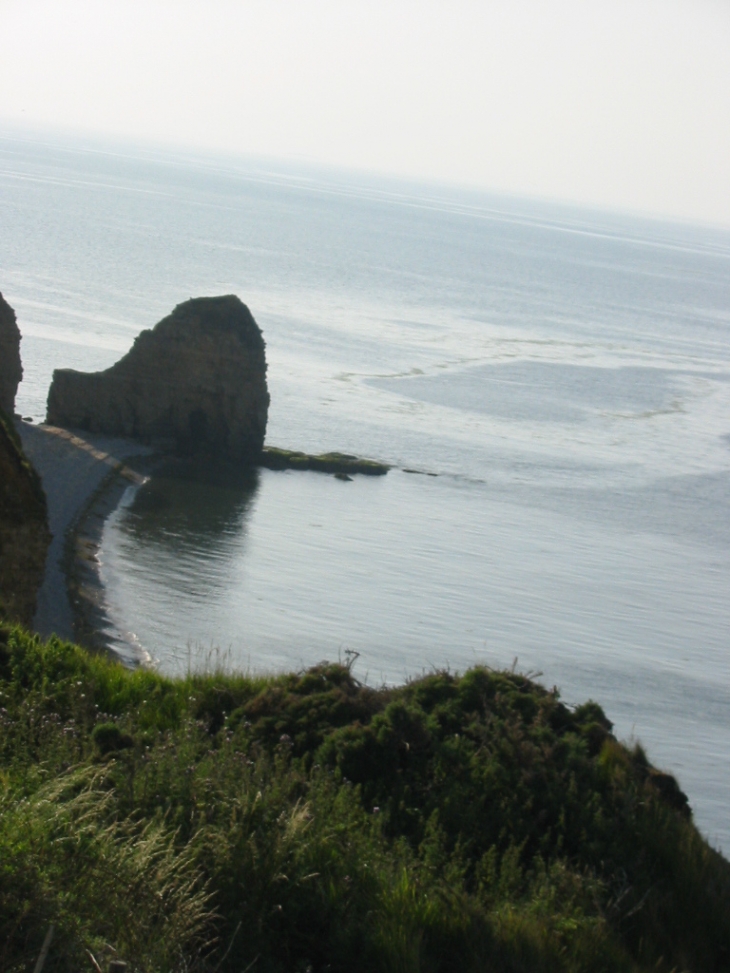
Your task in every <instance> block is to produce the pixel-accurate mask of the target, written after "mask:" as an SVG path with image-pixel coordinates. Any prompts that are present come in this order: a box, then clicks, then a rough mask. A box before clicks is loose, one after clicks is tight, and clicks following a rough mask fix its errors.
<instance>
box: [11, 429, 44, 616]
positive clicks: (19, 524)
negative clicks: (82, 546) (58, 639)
mask: <svg viewBox="0 0 730 973" xmlns="http://www.w3.org/2000/svg"><path fill="white" fill-rule="evenodd" d="M50 542H51V535H50V533H49V530H48V518H47V513H46V498H45V494H44V493H43V489H42V487H41V483H40V480H39V479H38V475H37V474H36V472H35V471H34V469H33V467H32V466H31V465H30V463H29V462H28V461H27V459H26V458H25V455H24V454H23V450H22V447H21V445H20V441H19V439H18V438H17V435H16V433H15V430H14V429H13V427H12V424H11V420H10V419H9V418H8V417H7V416H6V415H4V414H3V413H2V412H0V614H1V615H3V616H6V617H8V618H10V619H12V620H13V621H19V622H22V623H23V624H24V625H27V626H28V627H30V626H31V625H32V624H33V616H34V614H35V607H36V597H37V594H38V589H39V588H40V586H41V584H42V582H43V575H44V572H45V566H46V552H47V551H48V545H49V544H50Z"/></svg>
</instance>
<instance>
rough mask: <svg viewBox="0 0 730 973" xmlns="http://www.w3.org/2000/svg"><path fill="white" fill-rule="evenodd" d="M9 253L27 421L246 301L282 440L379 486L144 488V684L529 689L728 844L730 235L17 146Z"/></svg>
mask: <svg viewBox="0 0 730 973" xmlns="http://www.w3.org/2000/svg"><path fill="white" fill-rule="evenodd" d="M0 230H1V232H0V290H1V291H2V293H3V294H4V296H5V297H6V299H7V300H8V302H9V303H10V304H11V305H12V306H13V307H14V308H15V310H16V312H17V315H18V322H19V326H20V329H21V331H22V335H23V340H22V347H21V350H22V356H23V365H24V369H25V377H24V380H23V383H22V385H21V387H20V390H19V394H18V410H19V411H20V412H21V413H22V415H24V416H28V417H32V418H33V419H34V420H35V421H37V422H38V421H42V420H43V418H44V415H45V401H46V395H47V391H48V386H49V383H50V380H51V374H52V371H53V369H54V368H57V367H71V368H77V369H82V370H96V369H102V368H106V367H107V366H109V365H111V364H112V363H113V362H114V361H116V360H117V359H118V358H119V357H121V355H122V354H123V353H124V352H126V351H127V350H128V348H129V347H130V345H131V343H132V341H133V339H134V337H135V336H136V335H137V334H138V333H139V332H140V331H141V330H142V329H144V328H149V327H152V326H153V325H154V324H155V323H156V322H157V321H158V320H160V319H161V318H162V317H164V316H166V315H167V314H168V313H169V312H170V311H171V310H172V308H173V307H174V306H175V305H176V304H178V303H180V302H181V301H184V300H187V299H188V298H190V297H197V296H201V295H215V294H237V295H239V297H240V298H241V299H242V300H243V301H244V303H246V304H247V305H248V306H249V308H250V309H251V311H252V313H253V315H254V317H255V319H256V320H257V322H258V324H259V325H260V327H261V328H262V330H263V334H264V338H265V341H266V354H267V360H268V383H269V389H270V393H271V408H270V412H269V424H268V432H267V442H268V443H269V444H271V445H275V446H280V447H284V448H290V449H300V450H306V451H308V452H325V451H329V450H339V451H342V452H348V453H353V454H356V455H358V456H363V457H368V458H372V459H377V460H381V461H383V462H386V463H388V464H391V466H392V469H391V470H390V472H389V473H388V475H387V476H384V477H380V478H374V477H355V478H354V479H353V480H352V481H351V482H343V481H341V480H337V479H335V478H334V477H332V476H327V475H324V474H320V473H309V472H295V471H287V472H273V471H268V470H260V471H258V472H256V473H253V474H252V475H251V476H250V477H248V478H246V479H245V480H243V481H241V482H236V483H231V482H200V481H191V480H189V481H184V480H181V479H175V478H169V477H164V476H153V477H152V478H151V479H150V480H149V481H148V482H147V483H146V484H145V485H144V486H142V487H138V488H133V487H130V488H129V490H128V491H127V493H126V494H125V496H124V497H123V499H122V502H121V503H120V505H119V507H118V508H117V509H116V510H115V512H114V513H113V514H112V515H111V516H110V517H109V519H108V520H107V522H106V525H105V528H104V532H103V535H102V538H101V545H100V571H101V578H102V581H103V583H104V590H105V598H106V609H107V614H108V618H109V630H108V632H107V636H108V638H109V640H110V641H111V643H112V644H113V645H114V647H115V649H116V650H117V651H118V652H119V654H120V656H121V657H122V658H123V659H125V661H127V662H128V663H134V662H139V661H147V662H148V663H150V662H151V663H152V664H155V665H157V666H159V667H160V669H161V670H162V671H164V672H170V673H176V672H180V671H185V670H187V669H190V668H196V667H216V666H223V667H225V668H228V669H234V670H245V671H248V672H262V671H265V672H279V671H283V670H289V669H292V668H294V669H300V668H302V667H306V666H309V665H312V664H314V663H317V662H319V661H320V660H323V659H330V660H337V659H340V660H342V661H348V662H353V664H354V672H355V674H356V675H357V676H358V677H359V678H360V679H361V680H362V681H364V682H368V683H369V684H371V685H381V684H384V683H400V682H403V681H404V680H407V679H409V678H413V677H417V676H419V675H421V674H423V673H428V672H433V671H435V670H441V669H450V670H451V671H453V672H461V671H464V670H465V669H467V668H468V667H470V666H473V665H487V666H492V667H495V668H514V669H516V670H518V671H520V672H524V673H527V674H529V675H531V676H532V677H534V678H537V679H539V680H540V681H542V682H543V683H544V684H545V685H546V686H548V687H553V686H557V687H558V688H559V689H560V692H561V695H562V698H563V700H564V701H565V702H566V703H567V704H569V705H575V704H578V703H580V702H583V701H585V700H586V699H589V698H590V699H594V700H597V701H598V702H599V703H600V704H601V705H602V706H603V708H604V710H605V711H606V713H607V715H608V717H609V718H610V719H611V720H612V721H613V722H614V724H615V732H616V733H617V735H618V736H619V737H620V738H621V739H623V740H625V741H627V742H629V743H633V742H640V743H641V744H642V745H643V746H644V747H645V748H646V750H647V752H648V754H649V757H650V759H651V760H652V762H653V763H654V764H655V765H657V766H659V767H662V768H663V769H665V770H667V771H669V772H671V773H673V774H675V775H676V776H677V778H678V780H679V783H680V785H681V787H682V788H683V789H684V790H685V791H686V793H687V794H688V796H689V799H690V803H691V805H692V807H693V809H694V814H695V820H696V822H697V824H698V826H699V827H700V829H701V830H702V832H703V834H704V835H705V836H706V837H707V838H708V840H709V841H710V842H711V844H712V845H713V846H715V847H718V848H724V849H725V851H726V852H727V851H728V850H730V231H728V230H725V229H722V228H720V227H711V226H694V225H690V224H686V223H685V224H679V223H670V222H661V221H658V220H652V219H649V218H643V217H638V216H632V215H627V214H622V213H615V212H603V211H592V210H589V209H585V208H579V207H576V206H570V205H567V204H558V203H552V202H548V201H541V200H537V199H521V198H516V197H511V196H506V195H499V194H489V193H485V192H477V191H474V190H468V189H465V188H458V187H450V186H447V185H431V184H424V183H417V182H408V181H405V180H402V179H395V178H385V177H378V176H375V175H372V174H367V173H358V172H349V171H340V170H335V169H326V168H323V167H316V166H312V165H308V164H305V163H303V162H302V163H293V162H289V163H287V162H280V161H276V160H274V161H272V160H262V159H247V158H235V157H228V156H214V155H212V154H211V155H204V154H202V153H193V152H190V151H188V152H184V151H179V152H176V151H173V150H171V149H161V148H156V147H150V146H143V145H134V144H123V143H120V142H111V141H101V140H96V141H94V140H90V139H85V140H84V139H81V138H79V137H71V136H65V135H59V134H57V133H38V132H35V133H29V132H26V131H23V132H19V131H18V130H9V129H0ZM353 660H354V661H353Z"/></svg>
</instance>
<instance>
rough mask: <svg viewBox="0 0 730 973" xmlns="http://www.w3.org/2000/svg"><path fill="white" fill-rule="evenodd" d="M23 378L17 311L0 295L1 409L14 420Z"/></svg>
mask: <svg viewBox="0 0 730 973" xmlns="http://www.w3.org/2000/svg"><path fill="white" fill-rule="evenodd" d="M22 377H23V366H22V365H21V364H20V331H19V330H18V325H17V324H16V322H15V311H14V310H13V309H12V308H11V307H10V305H9V304H8V302H7V301H6V300H5V299H4V297H3V296H2V294H0V409H2V410H3V411H4V412H5V413H7V415H8V416H9V417H10V418H11V419H12V417H13V414H14V412H15V393H16V392H17V391H18V385H19V384H20V380H21V379H22Z"/></svg>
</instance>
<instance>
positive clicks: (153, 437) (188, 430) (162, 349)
mask: <svg viewBox="0 0 730 973" xmlns="http://www.w3.org/2000/svg"><path fill="white" fill-rule="evenodd" d="M264 348H265V346H264V339H263V337H262V335H261V331H260V329H259V327H258V325H257V324H256V322H255V321H254V319H253V317H252V315H251V312H250V311H249V310H248V308H247V307H246V306H245V304H242V303H241V301H240V300H239V299H238V298H237V297H235V296H232V295H231V296H228V297H199V298H195V299H192V300H189V301H186V302H185V303H184V304H179V305H178V306H177V307H176V308H175V310H174V311H173V312H172V314H171V315H170V316H169V317H167V318H164V319H163V320H162V321H160V323H159V324H157V325H156V326H155V328H154V329H152V330H151V331H143V332H142V333H141V334H140V335H139V337H138V338H137V339H136V340H135V342H134V345H133V346H132V348H131V350H130V351H129V352H128V353H127V354H126V355H125V356H124V358H122V359H120V360H119V361H118V362H117V363H116V364H115V365H112V367H111V368H109V369H107V370H106V371H105V372H94V373H85V372H76V371H72V370H71V369H62V370H57V371H55V372H54V374H53V382H52V384H51V389H50V392H49V394H48V417H47V421H48V422H49V423H52V424H54V425H58V426H69V427H71V428H77V429H84V430H87V431H90V432H103V433H107V434H110V435H115V436H127V437H131V438H135V439H140V440H141V441H143V442H145V443H150V444H152V445H153V446H156V447H158V448H161V449H163V450H164V449H168V450H174V451H175V452H177V453H181V454H184V455H185V454H187V455H190V454H198V453H202V454H211V455H215V456H217V457H222V458H226V459H231V460H234V461H236V462H252V461H254V460H255V459H257V457H258V455H259V453H260V452H261V448H262V446H263V442H264V435H265V433H266V419H267V415H268V408H269V393H268V390H267V387H266V358H265V354H264Z"/></svg>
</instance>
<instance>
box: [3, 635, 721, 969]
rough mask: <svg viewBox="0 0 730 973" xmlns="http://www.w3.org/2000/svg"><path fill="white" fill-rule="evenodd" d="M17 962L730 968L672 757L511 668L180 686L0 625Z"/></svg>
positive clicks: (311, 673) (8, 866) (320, 671)
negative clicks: (659, 756) (630, 743)
mask: <svg viewBox="0 0 730 973" xmlns="http://www.w3.org/2000/svg"><path fill="white" fill-rule="evenodd" d="M0 693H1V694H2V695H1V696H0V802H1V804H0V807H1V811H0V969H2V970H4V971H8V973H10V971H21V970H22V971H26V970H32V969H33V964H34V962H35V958H36V957H37V955H38V953H39V951H40V947H41V944H42V941H43V938H44V935H45V933H46V931H47V929H48V927H49V926H50V925H51V924H53V925H54V927H55V935H54V939H53V942H52V946H51V951H50V953H49V957H48V960H47V963H46V966H45V973H50V971H53V970H64V971H81V970H89V971H91V970H94V969H95V968H96V966H95V965H94V964H95V963H96V964H98V966H99V967H100V968H102V969H105V967H106V964H107V963H108V961H109V959H110V958H112V957H114V956H118V957H120V958H122V959H125V960H127V961H128V962H129V964H130V970H139V971H145V973H147V971H149V973H152V971H159V973H163V971H165V973H166V971H201V973H202V971H208V973H214V971H215V973H228V971H231V973H232V971H236V973H243V971H246V970H250V971H255V973H275V971H276V973H279V971H281V973H284V971H286V973H296V971H299V973H305V971H308V970H309V971H312V973H319V971H325V970H329V971H355V973H357V971H380V970H383V971H394V973H395V971H403V973H407V971H414V973H415V971H424V973H426V971H452V970H453V971H459V973H471V971H474V973H476V971H484V973H487V971H489V973H498V971H524V973H528V971H529V973H541V971H546V973H547V971H551V973H552V971H556V973H558V971H560V973H562V971H566V973H567V971H575V973H578V971H581V973H583V971H586V973H614V971H615V973H619V971H626V973H628V971H637V973H638V971H647V973H648V971H650V970H651V971H660V973H661V971H664V973H669V971H671V970H674V971H677V973H679V971H684V970H688V971H693V973H705V971H707V973H714V971H718V973H719V971H721V970H727V969H728V968H730V865H729V864H728V863H727V862H726V861H725V860H724V859H723V858H722V857H721V856H719V855H718V854H717V853H715V852H713V851H712V850H711V849H710V848H709V847H708V846H707V845H706V844H705V842H704V841H703V840H702V838H701V837H700V836H699V834H698V833H697V831H696V830H695V828H694V826H693V824H692V822H691V816H690V812H689V809H688V807H687V804H686V799H685V797H684V795H683V794H682V793H681V791H680V790H679V788H678V787H677V785H676V782H675V781H674V779H673V778H672V777H669V776H668V775H664V774H661V773H659V772H658V771H656V770H654V769H653V768H652V767H651V765H650V764H649V763H648V761H647V759H646V757H645V755H644V753H643V752H642V751H641V749H640V748H635V749H634V750H628V749H626V748H625V747H624V746H622V745H621V744H619V743H618V742H617V741H616V740H615V739H614V737H613V736H612V734H611V732H610V731H611V725H610V723H609V722H608V720H607V719H606V717H605V716H604V714H603V712H602V711H601V709H600V707H599V706H598V705H597V704H595V703H591V702H589V703H586V704H585V705H583V706H581V707H579V708H578V709H576V710H570V709H568V708H566V707H565V706H563V705H562V704H561V702H560V700H559V699H558V697H557V695H556V694H555V693H551V692H547V691H546V690H545V689H543V688H541V687H540V686H538V685H536V684H535V683H532V682H530V681H529V680H527V679H526V678H524V677H522V676H520V675H517V674H514V673H502V672H493V671H491V670H488V669H483V668H475V669H472V670H470V671H469V672H467V673H465V674H464V675H463V676H458V677H457V676H454V675H452V674H449V673H434V674H432V675H429V676H426V677H424V678H422V679H418V680H415V681H413V682H411V683H409V684H407V685H405V686H402V687H400V688H397V689H382V690H373V689H369V688H367V687H364V686H362V685H360V684H359V683H358V682H357V680H356V679H355V678H354V676H353V673H352V672H351V671H350V670H349V669H348V668H347V667H343V666H338V665H326V664H323V665H321V666H318V667H315V668H313V669H310V670H308V671H306V672H303V673H298V674H290V675H285V676H281V677H277V678H271V679H262V678H261V679H259V678H248V677H244V676H240V675H224V674H218V675H207V676H190V677H188V678H186V679H180V680H169V679H165V678H162V677H161V676H159V675H157V674H155V673H153V672H150V671H143V670H139V671H135V672H129V671H127V670H125V669H123V668H121V667H120V666H118V665H115V664H113V663H110V662H108V661H106V660H104V659H102V658H100V657H93V656H90V655H88V654H87V653H86V652H84V651H83V650H81V649H79V648H77V647H74V646H71V645H67V644H64V643H60V642H58V641H53V640H52V641H50V642H49V643H48V644H46V645H44V644H41V643H40V642H39V640H38V639H36V638H34V637H31V636H29V635H28V634H27V633H25V632H24V631H23V630H21V629H17V628H15V629H6V630H4V631H3V632H2V635H0Z"/></svg>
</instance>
